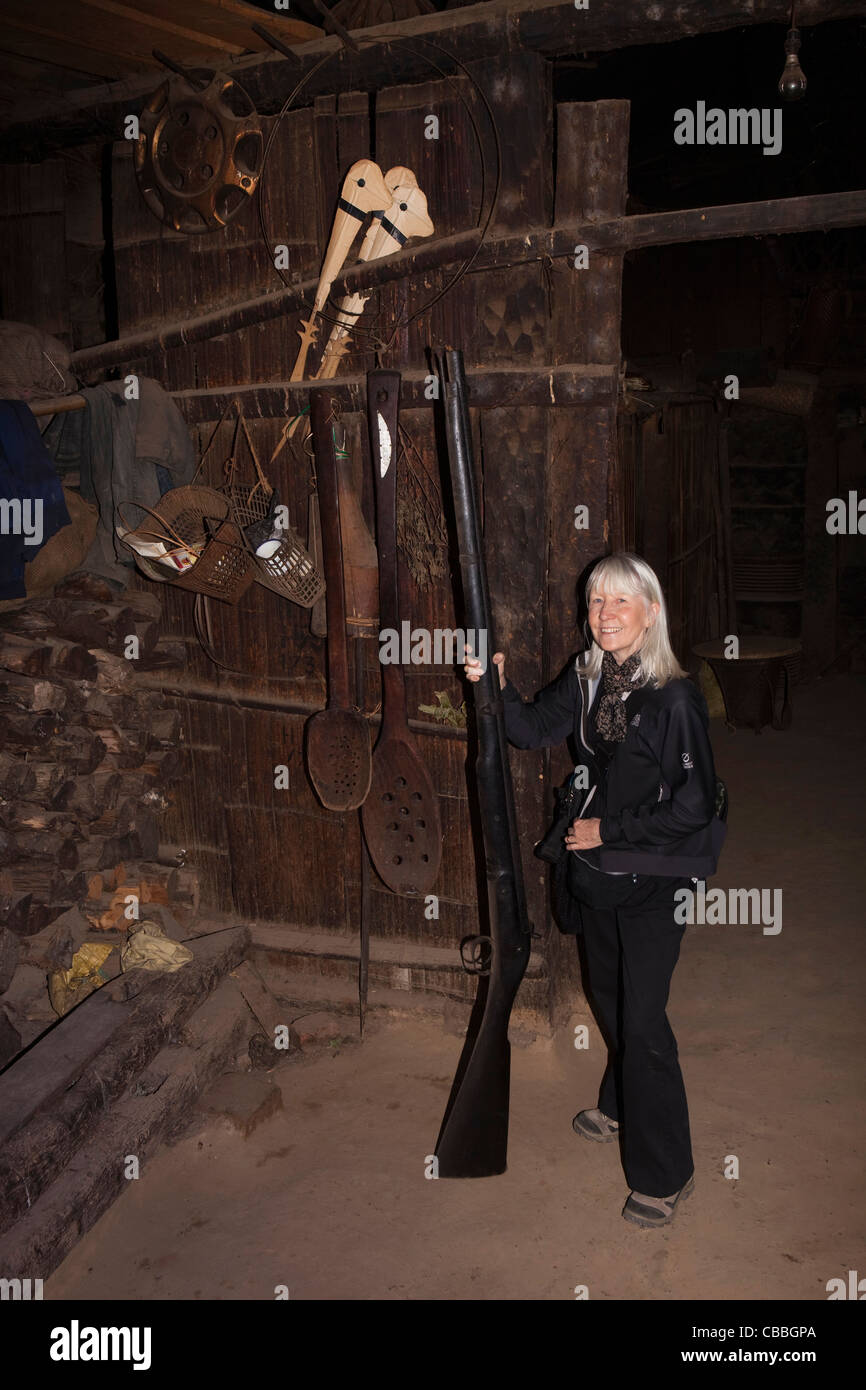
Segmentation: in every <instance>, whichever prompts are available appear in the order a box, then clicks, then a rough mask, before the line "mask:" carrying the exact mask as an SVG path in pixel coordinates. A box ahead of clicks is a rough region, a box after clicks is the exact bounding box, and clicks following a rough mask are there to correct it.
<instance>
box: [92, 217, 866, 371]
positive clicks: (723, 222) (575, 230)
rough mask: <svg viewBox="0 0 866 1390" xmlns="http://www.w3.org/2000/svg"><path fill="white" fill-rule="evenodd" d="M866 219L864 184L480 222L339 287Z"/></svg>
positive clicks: (116, 359) (289, 301)
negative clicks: (709, 203) (460, 267)
mask: <svg viewBox="0 0 866 1390" xmlns="http://www.w3.org/2000/svg"><path fill="white" fill-rule="evenodd" d="M863 224H866V190H864V189H857V190H855V191H853V192H850V193H821V194H815V195H813V196H810V197H806V198H772V199H766V200H764V201H763V202H758V203H725V204H721V205H720V206H718V207H707V208H686V209H684V210H682V211H679V212H655V213H642V214H641V215H640V216H638V217H616V218H612V219H610V220H608V221H606V222H574V223H571V224H566V225H562V226H559V227H552V228H538V227H536V228H527V229H526V230H525V231H524V232H519V233H516V234H514V233H512V234H509V235H507V236H501V237H491V238H489V239H488V240H487V241H486V242H484V244H483V245H481V244H480V243H481V232H480V230H479V229H477V228H475V229H473V230H472V231H470V232H460V233H457V234H456V235H454V236H451V237H442V238H440V239H438V240H436V241H433V242H430V243H427V244H426V245H424V246H420V247H418V248H413V249H412V250H410V251H398V252H397V253H396V254H395V255H393V256H384V257H382V259H381V260H378V261H375V262H372V263H370V264H364V265H361V266H360V267H359V268H358V269H354V270H350V271H348V272H347V273H346V274H345V275H343V276H342V277H340V279H338V280H335V282H334V285H333V288H332V291H331V294H332V297H333V298H334V299H339V298H340V296H341V295H344V294H355V293H369V292H370V290H372V289H374V288H376V287H377V286H379V285H384V284H387V283H388V282H389V281H392V280H399V279H403V278H404V277H405V276H408V275H418V274H423V273H424V272H426V271H428V270H432V269H436V268H437V267H439V266H443V265H454V264H457V263H458V262H460V261H462V260H465V259H466V258H467V257H468V256H469V255H470V254H471V253H472V251H473V250H477V251H478V255H477V256H476V258H475V261H474V262H473V266H472V269H473V271H481V270H486V269H489V268H497V267H498V268H501V267H505V266H511V265H521V264H524V263H525V262H527V261H535V260H541V259H544V258H550V259H556V258H557V257H565V256H572V255H573V254H574V248H575V246H576V245H586V246H588V247H589V249H590V251H619V252H625V251H634V250H639V249H641V248H643V247H647V246H667V245H672V244H674V243H678V242H686V241H716V240H719V239H722V238H725V237H740V236H766V235H768V234H770V233H773V234H776V233H785V232H808V231H825V230H827V229H829V228H830V227H853V226H862V225H863ZM316 283H317V281H316V280H305V281H302V282H301V283H300V284H298V285H297V287H296V288H295V289H291V290H285V289H281V290H272V291H270V292H269V293H266V294H261V295H257V296H255V298H253V299H246V300H243V301H242V302H241V303H239V304H234V305H230V306H226V307H223V308H219V309H211V310H209V311H208V312H207V313H205V314H200V315H198V316H197V317H195V318H187V319H184V320H183V321H182V322H177V323H169V324H163V325H161V326H160V327H157V328H152V329H147V330H143V331H141V332H138V333H134V334H130V336H129V337H128V338H120V339H118V340H116V341H115V342H111V343H101V344H99V345H97V346H96V347H88V348H81V349H79V351H78V352H74V353H72V355H71V362H72V365H73V367H75V369H76V370H77V371H78V372H79V373H80V372H82V371H93V370H96V369H101V368H104V367H109V366H114V365H116V364H119V363H124V364H125V363H128V362H134V361H136V360H138V359H140V358H142V357H148V356H150V355H151V354H152V353H157V352H165V351H167V350H168V349H170V348H173V347H180V346H183V345H184V344H186V343H195V342H203V341H205V340H207V339H209V338H216V337H220V336H221V335H222V334H224V333H233V332H236V331H237V330H238V329H241V328H249V327H251V326H252V325H253V324H257V323H263V322H264V321H265V320H268V319H274V318H280V317H281V316H282V315H284V314H289V313H292V312H293V311H295V310H297V309H300V308H301V307H302V306H303V305H304V303H305V301H307V300H309V299H311V298H312V296H313V294H314V293H315V289H316Z"/></svg>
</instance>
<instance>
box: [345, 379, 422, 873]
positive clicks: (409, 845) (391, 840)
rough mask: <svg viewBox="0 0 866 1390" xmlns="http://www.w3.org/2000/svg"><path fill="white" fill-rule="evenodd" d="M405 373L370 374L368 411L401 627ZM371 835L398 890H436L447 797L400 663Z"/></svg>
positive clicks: (386, 682)
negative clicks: (409, 702)
mask: <svg viewBox="0 0 866 1390" xmlns="http://www.w3.org/2000/svg"><path fill="white" fill-rule="evenodd" d="M399 402H400V375H399V373H398V372H383V371H375V372H368V373H367V414H368V421H369V425H370V445H371V450H372V455H373V466H374V472H375V480H376V540H377V544H378V549H379V618H380V622H381V624H382V627H383V629H386V628H391V629H393V630H394V631H395V632H397V633H399V632H400V604H399V598H398V573H397V486H396V475H397V423H398V411H399ZM361 823H362V825H363V827H364V838H365V839H366V841H367V848H368V849H369V851H370V858H371V859H372V861H373V864H374V865H375V868H376V872H377V873H378V875H379V877H380V878H381V879H382V881H383V882H384V883H385V884H387V886H388V887H389V888H390V889H391V890H392V891H393V892H394V893H402V894H405V895H407V896H415V895H420V894H426V893H429V892H430V889H431V888H432V887H433V884H434V882H435V881H436V876H437V874H438V873H439V864H440V860H441V857H442V829H441V824H440V819H439V801H438V798H437V796H436V792H435V790H434V788H433V784H432V782H431V781H430V777H429V775H428V773H427V769H426V768H425V766H424V764H423V762H422V761H421V758H420V757H419V755H418V750H417V747H416V745H415V740H414V739H413V737H412V734H411V733H410V731H409V720H408V714H407V709H406V685H405V681H404V678H403V671H402V668H401V667H400V665H399V664H396V663H383V665H382V725H381V728H380V730H379V738H378V740H377V742H376V747H375V749H374V751H373V780H372V783H371V785H370V794H369V796H368V797H367V800H366V801H365V802H364V805H363V807H362V809H361Z"/></svg>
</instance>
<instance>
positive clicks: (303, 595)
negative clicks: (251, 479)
mask: <svg viewBox="0 0 866 1390" xmlns="http://www.w3.org/2000/svg"><path fill="white" fill-rule="evenodd" d="M238 423H239V425H240V427H241V428H242V429H243V432H244V435H245V437H246V441H247V445H248V447H249V451H250V454H251V455H252V458H253V462H254V463H255V466H256V474H257V475H258V481H257V482H256V483H240V482H238V481H237V480H236V473H237V463H236V460H235V457H234V450H233V452H232V456H231V458H229V459H227V460H226V463H225V470H224V471H225V478H226V481H225V484H224V486H223V492H224V493H225V496H226V497H227V498H228V502H229V506H230V508H231V515H232V519H233V520H234V521H235V522H236V524H237V525H238V527H239V528H240V530H241V531H244V530H246V528H247V526H251V525H252V524H253V522H255V521H263V520H264V518H265V517H266V516H267V514H268V512H269V510H270V505H271V498H272V497H273V491H274V489H273V487H272V486H271V484H270V483H269V482H268V480H267V478H266V477H265V475H264V473H263V472H262V468H261V464H260V463H259V459H258V454H257V453H256V450H255V446H254V445H253V441H252V439H251V438H250V433H249V430H248V429H247V423H246V420H245V419H244V418H243V415H241V416H240V417H239V422H238ZM236 437H237V436H236ZM285 437H286V436H285V432H284V434H283V437H282V439H281V440H280V443H279V444H278V445H277V448H276V449H275V450H274V452H273V454H272V455H271V463H273V461H274V459H275V458H276V456H277V454H278V453H279V451H280V449H281V448H282V446H283V443H284V442H285ZM251 559H252V561H253V565H254V566H255V572H254V575H253V578H254V579H255V581H256V583H257V584H261V585H262V587H263V588H265V589H270V590H272V592H273V593H275V594H280V595H281V596H282V597H283V598H288V599H291V600H292V602H293V603H297V604H300V606H301V607H302V608H312V606H313V604H314V603H315V602H316V601H317V599H319V598H321V596H322V594H323V593H324V592H325V581H324V578H323V576H322V574H321V573H320V571H319V570H318V568H317V567H316V563H315V561H314V560H313V557H312V556H311V555H310V552H309V551H308V550H307V548H306V546H305V545H304V543H303V541H302V540H301V538H300V536H299V535H298V534H297V532H296V531H295V530H294V529H293V527H291V526H285V527H283V528H282V536H281V538H280V548H279V550H278V551H277V552H276V554H275V555H272V556H271V557H270V558H269V559H267V560H265V559H263V558H262V557H261V556H260V555H255V554H252V553H251Z"/></svg>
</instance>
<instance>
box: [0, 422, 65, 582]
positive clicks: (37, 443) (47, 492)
mask: <svg viewBox="0 0 866 1390" xmlns="http://www.w3.org/2000/svg"><path fill="white" fill-rule="evenodd" d="M69 522H70V518H69V512H68V510H67V507H66V499H65V498H64V496H63V488H62V486H61V483H60V479H59V478H58V476H57V472H56V470H55V468H54V463H53V461H52V459H51V456H50V454H49V453H48V451H47V449H46V448H45V445H44V444H43V443H42V436H41V434H40V433H39V426H38V425H37V423H36V417H35V416H34V414H33V412H32V410H31V409H30V407H29V405H27V404H26V403H25V402H24V401H0V599H9V598H22V597H23V596H25V595H26V593H27V586H26V584H25V582H24V566H25V565H26V564H27V563H28V561H30V560H32V559H33V557H34V556H35V555H37V554H38V553H39V551H40V550H41V549H42V547H43V545H44V544H45V542H46V541H48V540H50V539H51V537H52V536H54V535H56V533H57V532H58V531H59V530H60V528H61V527H62V526H68V525H69Z"/></svg>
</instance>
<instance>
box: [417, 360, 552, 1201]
mask: <svg viewBox="0 0 866 1390" xmlns="http://www.w3.org/2000/svg"><path fill="white" fill-rule="evenodd" d="M445 361H446V364H447V372H443V371H442V368H441V364H440V376H441V377H442V378H443V388H444V400H445V419H446V434H447V439H448V461H449V467H450V473H451V490H452V495H453V499H454V512H455V519H456V523H457V537H458V544H459V550H460V575H461V579H462V584H463V601H464V610H465V627H466V628H468V629H473V630H474V631H475V632H476V633H477V632H486V634H487V651H488V653H489V654H490V656H492V654H493V652H495V651H496V643H495V639H494V634H493V622H492V616H491V611H490V599H489V594H488V588H487V573H486V569H485V565H484V555H483V551H482V547H481V534H480V528H479V525H478V514H477V507H476V502H475V478H474V467H473V461H472V443H471V439H472V436H471V431H470V427H469V408H468V405H467V401H466V380H465V376H464V373H463V354H462V353H461V352H456V351H451V350H449V351H447V352H446V353H445ZM470 689H471V690H472V692H473V707H474V713H475V725H476V737H477V755H476V758H475V768H474V771H475V781H476V786H477V793H478V803H479V810H480V821H481V832H482V840H483V850H484V858H485V865H486V880H487V912H486V918H487V920H486V924H485V927H486V929H482V930H481V931H480V933H479V935H478V936H477V937H475V938H469V939H468V940H467V941H465V942H464V943H463V944H462V946H461V955H462V956H463V962H464V966H465V967H466V968H467V969H468V970H470V972H471V973H475V974H479V975H480V979H479V988H478V994H477V997H476V1001H475V1007H474V1009H473V1015H472V1019H471V1020H470V1025H469V1031H468V1033H467V1036H466V1042H465V1043H464V1047H463V1053H462V1055H461V1058H460V1063H459V1065H458V1068H457V1074H456V1076H455V1078H454V1085H453V1087H452V1090H451V1096H450V1099H449V1102H448V1107H447V1109H446V1111H445V1117H444V1119H443V1121H442V1128H441V1130H440V1133H439V1139H438V1141H437V1144H436V1150H435V1152H436V1157H437V1158H438V1160H439V1176H440V1178H483V1177H492V1176H493V1175H494V1174H496V1173H504V1172H505V1168H506V1160H507V1153H508V1103H509V1089H510V1087H509V1081H510V1058H511V1049H510V1046H509V1042H508V1023H509V1019H510V1017H511V1010H512V1007H513V1005H514V1000H515V997H516V995H517V991H518V988H519V986H520V982H521V980H522V979H523V975H524V973H525V971H526V967H527V965H528V963H529V953H530V937H531V928H530V924H529V918H528V915H527V910H526V895H525V891H524V886H523V870H522V867H521V862H520V851H519V848H518V841H517V821H516V817H515V813H514V791H513V787H512V782H511V768H510V765H509V761H508V744H507V741H506V737H505V722H504V716H503V706H502V693H501V691H500V689H499V672H498V671H497V669H496V667H495V666H494V665H493V663H492V661H491V660H488V664H487V670H486V671H485V672H484V674H483V675H482V677H481V679H480V680H479V681H478V682H477V683H475V684H473V685H472V686H471V687H470ZM479 906H480V904H479Z"/></svg>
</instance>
